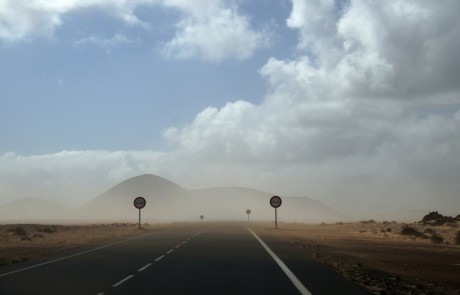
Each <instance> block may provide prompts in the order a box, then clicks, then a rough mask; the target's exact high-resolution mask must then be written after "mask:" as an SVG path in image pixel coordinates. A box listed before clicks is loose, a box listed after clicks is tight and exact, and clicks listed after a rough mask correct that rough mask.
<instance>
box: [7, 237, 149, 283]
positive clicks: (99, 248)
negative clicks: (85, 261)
mask: <svg viewBox="0 0 460 295" xmlns="http://www.w3.org/2000/svg"><path fill="white" fill-rule="evenodd" d="M156 233H158V232H154V233H149V234H145V235H142V236H138V237H134V238H131V239H127V240H123V241H118V242H115V243H112V244H108V245H105V246H101V247H98V248H94V249H91V250H87V251H83V252H80V253H76V254H72V255H69V256H65V257H61V258H58V259H54V260H51V261H47V262H43V263H39V264H35V265H32V266H29V267H25V268H21V269H18V270H14V271H10V272H7V273H3V274H0V278H1V277H6V276H8V275H12V274H14V273H17V272H21V271H25V270H28V269H32V268H36V267H39V266H43V265H47V264H50V263H53V262H58V261H61V260H65V259H69V258H72V257H76V256H80V255H83V254H86V253H90V252H94V251H97V250H101V249H104V248H107V247H111V246H114V245H117V244H121V243H125V242H128V241H132V240H135V239H140V238H143V237H146V236H150V235H153V234H156Z"/></svg>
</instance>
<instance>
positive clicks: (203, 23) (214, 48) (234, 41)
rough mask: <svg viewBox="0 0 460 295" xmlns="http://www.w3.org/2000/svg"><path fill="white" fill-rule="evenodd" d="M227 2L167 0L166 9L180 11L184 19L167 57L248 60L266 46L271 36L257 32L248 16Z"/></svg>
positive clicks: (170, 43)
mask: <svg viewBox="0 0 460 295" xmlns="http://www.w3.org/2000/svg"><path fill="white" fill-rule="evenodd" d="M227 3H228V2H224V1H220V0H219V1H194V2H193V3H192V2H191V1H176V0H165V1H164V4H165V5H166V6H170V7H173V8H176V9H178V10H180V11H181V12H182V13H183V14H184V18H183V19H181V21H180V22H179V23H178V24H177V32H176V35H175V37H174V38H173V39H172V40H171V41H169V42H167V43H166V44H165V45H164V48H163V52H164V54H165V55H166V56H169V57H177V58H190V57H195V56H198V57H202V58H204V59H208V60H213V61H219V60H222V59H225V58H236V59H245V58H248V57H250V56H251V55H252V54H253V53H254V51H255V50H257V49H259V48H260V47H264V46H266V45H267V44H268V39H269V38H268V34H266V33H265V32H257V31H254V30H253V29H252V28H251V24H250V20H249V19H248V17H246V16H243V15H241V14H239V13H238V11H237V8H236V7H234V6H232V5H228V4H227ZM225 4H227V5H225Z"/></svg>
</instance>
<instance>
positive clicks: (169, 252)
mask: <svg viewBox="0 0 460 295" xmlns="http://www.w3.org/2000/svg"><path fill="white" fill-rule="evenodd" d="M172 251H174V249H171V250H169V251H168V252H166V254H169V253H171V252H172Z"/></svg>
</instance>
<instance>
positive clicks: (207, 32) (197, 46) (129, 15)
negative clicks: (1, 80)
mask: <svg viewBox="0 0 460 295" xmlns="http://www.w3.org/2000/svg"><path fill="white" fill-rule="evenodd" d="M141 5H152V6H153V5H157V6H159V5H161V6H163V7H166V8H169V9H174V10H178V11H180V12H181V14H182V15H181V18H180V19H179V21H178V23H177V24H176V28H177V32H176V34H175V36H174V38H173V39H172V40H169V41H167V42H164V43H163V45H164V46H163V48H162V52H163V53H164V54H165V55H166V56H168V57H178V58H191V57H200V58H204V59H207V60H213V61H219V60H222V59H225V58H236V59H245V58H248V57H250V56H251V55H252V54H253V53H254V51H255V50H257V49H259V48H260V47H263V46H266V45H267V44H268V34H267V33H266V32H265V30H262V31H260V32H257V31H255V30H254V29H253V28H251V23H250V19H249V18H248V17H247V16H244V15H241V14H240V13H239V12H238V9H237V7H236V6H235V5H233V4H232V3H229V2H224V1H220V0H219V1H173V0H163V1H160V0H135V1H130V0H120V1H105V0H85V1H79V0H51V1H39V0H35V1H25V0H18V1H10V0H0V40H3V41H4V42H7V43H13V42H18V41H22V40H28V39H34V38H37V37H45V38H53V37H54V34H55V31H56V29H57V28H58V27H60V26H62V25H64V24H63V16H64V15H65V14H68V13H71V12H75V11H78V10H81V9H84V8H92V9H99V10H101V11H104V12H105V13H107V14H108V15H111V16H113V17H114V18H117V19H120V20H121V21H123V22H124V23H125V24H126V25H128V26H139V27H143V28H145V29H149V28H150V26H151V25H150V24H149V22H148V21H146V20H145V21H144V20H140V19H139V18H138V16H137V15H136V8H137V7H139V6H141ZM131 41H132V40H127V39H126V37H123V36H122V35H115V36H114V38H113V39H103V38H101V37H100V36H97V35H95V34H93V35H91V36H89V37H86V38H84V39H82V40H80V41H79V42H78V43H79V44H82V43H90V42H91V43H94V44H97V45H100V46H107V45H113V44H114V43H116V44H122V43H124V44H127V43H131Z"/></svg>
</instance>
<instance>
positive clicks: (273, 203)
mask: <svg viewBox="0 0 460 295" xmlns="http://www.w3.org/2000/svg"><path fill="white" fill-rule="evenodd" d="M281 203H282V201H281V198H280V197H278V196H273V197H271V198H270V205H271V206H272V207H273V208H278V207H280V206H281Z"/></svg>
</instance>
